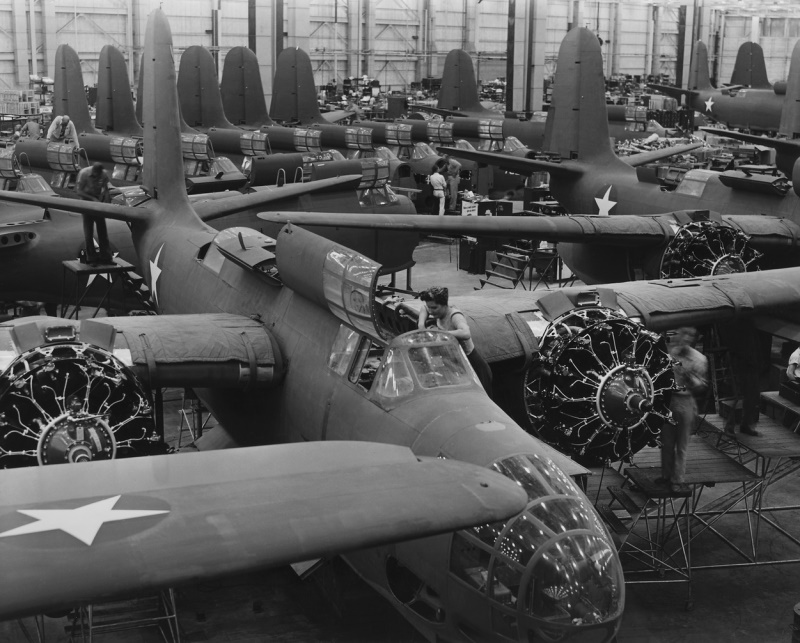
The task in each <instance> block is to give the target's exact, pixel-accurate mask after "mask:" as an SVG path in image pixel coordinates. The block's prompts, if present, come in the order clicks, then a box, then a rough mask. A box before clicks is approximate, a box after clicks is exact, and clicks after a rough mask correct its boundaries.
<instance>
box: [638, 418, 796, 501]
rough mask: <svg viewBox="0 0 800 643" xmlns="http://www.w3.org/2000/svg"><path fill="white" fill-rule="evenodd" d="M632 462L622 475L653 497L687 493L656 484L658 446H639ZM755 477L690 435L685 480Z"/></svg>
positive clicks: (700, 481) (708, 482) (697, 482)
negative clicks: (676, 492)
mask: <svg viewBox="0 0 800 643" xmlns="http://www.w3.org/2000/svg"><path fill="white" fill-rule="evenodd" d="M759 428H760V427H759ZM784 431H785V429H784ZM737 437H738V435H737ZM743 437H748V436H743ZM755 439H758V438H755ZM635 463H636V466H632V467H627V468H626V469H625V475H626V476H628V477H629V478H631V480H632V481H633V482H635V483H636V484H637V485H638V486H639V487H640V488H641V489H642V491H644V492H645V493H646V494H647V495H650V496H651V497H653V498H657V497H669V496H676V495H689V493H688V492H687V493H686V494H673V493H670V492H669V489H667V488H666V487H665V486H664V485H657V484H656V483H655V482H654V480H655V479H656V478H658V477H660V476H661V449H658V448H655V447H648V448H645V449H642V450H641V451H639V453H637V454H636V458H635ZM756 477H757V476H756V474H754V473H753V472H752V471H750V469H748V468H747V467H745V466H743V465H742V464H740V463H739V462H737V461H736V460H734V459H733V458H731V457H729V456H727V455H725V454H724V453H722V452H721V451H720V450H719V449H716V448H715V447H714V446H712V445H710V444H709V443H708V442H706V441H705V440H703V439H702V438H700V437H698V436H696V435H693V436H691V437H690V438H689V447H688V449H687V454H686V474H685V476H684V484H686V485H713V484H716V483H718V482H748V481H751V480H755V479H756ZM651 492H652V493H651Z"/></svg>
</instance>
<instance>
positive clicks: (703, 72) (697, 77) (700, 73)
mask: <svg viewBox="0 0 800 643" xmlns="http://www.w3.org/2000/svg"><path fill="white" fill-rule="evenodd" d="M687 89H692V90H701V89H713V86H712V85H711V77H710V76H709V75H708V48H707V47H706V43H704V42H703V41H702V40H698V41H697V42H695V43H694V54H692V64H691V65H690V67H689V84H688V86H687Z"/></svg>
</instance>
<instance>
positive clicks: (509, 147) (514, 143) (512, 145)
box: [503, 136, 525, 152]
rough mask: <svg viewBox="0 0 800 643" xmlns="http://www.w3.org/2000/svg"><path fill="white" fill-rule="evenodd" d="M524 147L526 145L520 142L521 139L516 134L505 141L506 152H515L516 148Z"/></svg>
mask: <svg viewBox="0 0 800 643" xmlns="http://www.w3.org/2000/svg"><path fill="white" fill-rule="evenodd" d="M524 147H525V146H524V145H523V144H522V143H521V142H520V140H519V139H518V138H517V137H516V136H509V137H508V138H506V140H505V142H504V143H503V151H504V152H514V151H516V150H521V149H522V148H524Z"/></svg>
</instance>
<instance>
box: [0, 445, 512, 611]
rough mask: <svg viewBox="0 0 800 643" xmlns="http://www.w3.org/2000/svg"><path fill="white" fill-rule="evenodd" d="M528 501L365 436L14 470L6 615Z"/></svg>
mask: <svg viewBox="0 0 800 643" xmlns="http://www.w3.org/2000/svg"><path fill="white" fill-rule="evenodd" d="M525 502H526V496H525V493H524V492H523V491H522V489H521V488H519V487H518V486H517V485H516V484H514V483H513V482H511V481H510V480H507V479H505V478H503V477H502V476H500V475H499V474H495V473H493V472H492V471H489V470H488V469H483V468H481V467H477V466H473V465H468V464H465V463H462V462H455V461H442V460H438V459H432V458H427V459H418V458H416V457H415V456H414V455H413V454H412V453H411V451H410V450H408V449H407V448H405V447H397V446H393V445H377V444H369V443H362V442H328V443H310V444H302V445H297V444H292V445H281V446H269V447H252V448H243V449H233V450H230V451H223V452H208V453H194V454H182V455H178V456H176V455H167V456H154V457H151V458H134V459H130V460H115V461H108V462H95V463H92V464H88V465H84V466H53V467H45V468H35V469H17V470H9V471H5V472H4V476H3V485H2V489H1V490H0V561H2V564H3V577H4V579H5V580H6V582H4V583H0V620H5V619H9V618H14V617H18V616H22V615H25V614H35V613H41V612H43V611H47V610H53V609H59V608H62V607H71V606H74V605H77V604H79V603H86V602H92V601H95V600H99V599H103V598H106V597H111V596H119V595H124V594H131V593H136V592H139V591H142V590H147V589H151V588H157V587H166V586H172V585H175V584H179V583H182V582H187V581H191V580H193V579H196V578H201V577H202V578H205V577H209V576H214V575H221V574H227V573H234V572H239V571H243V570H246V569H251V568H256V567H268V566H275V565H281V564H286V563H289V562H293V561H297V560H306V559H309V558H314V557H318V556H323V555H327V554H332V553H335V552H339V551H342V550H350V549H359V548H364V547H368V546H372V545H377V544H381V543H386V542H392V541H397V540H404V539H408V538H412V537H420V536H424V535H431V534H435V533H440V532H446V531H452V530H455V529H458V528H462V527H467V526H470V525H474V524H481V523H486V522H493V521H496V520H502V519H505V518H508V517H509V516H511V515H513V514H514V513H516V512H518V511H520V510H521V509H522V508H523V507H524V505H525Z"/></svg>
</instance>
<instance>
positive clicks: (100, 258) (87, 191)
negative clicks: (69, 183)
mask: <svg viewBox="0 0 800 643" xmlns="http://www.w3.org/2000/svg"><path fill="white" fill-rule="evenodd" d="M108 182H109V178H108V173H107V172H106V170H105V168H104V167H103V164H102V163H95V164H94V165H92V166H91V167H85V168H83V169H82V170H81V171H80V172H78V178H77V181H76V183H75V192H76V193H77V194H78V196H79V197H80V198H81V199H83V200H84V201H96V202H100V203H108V202H109V200H110V198H109V183H108ZM95 226H97V245H98V248H97V249H95V244H94V227H95ZM83 237H84V241H85V242H86V263H89V264H93V265H97V264H108V263H113V257H112V255H111V244H110V242H109V240H108V229H107V228H106V220H105V219H104V218H103V217H99V216H94V215H91V214H84V215H83Z"/></svg>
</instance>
